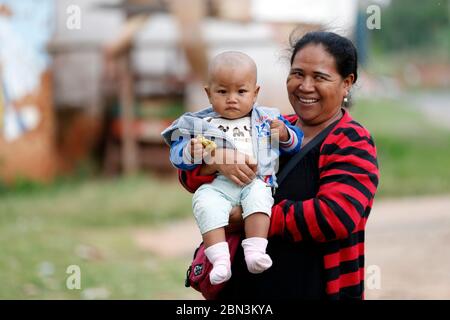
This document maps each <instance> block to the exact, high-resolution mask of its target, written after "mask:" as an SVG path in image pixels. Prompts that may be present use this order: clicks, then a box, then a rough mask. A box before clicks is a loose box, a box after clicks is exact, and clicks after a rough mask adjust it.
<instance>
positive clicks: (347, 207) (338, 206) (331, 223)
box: [269, 121, 379, 242]
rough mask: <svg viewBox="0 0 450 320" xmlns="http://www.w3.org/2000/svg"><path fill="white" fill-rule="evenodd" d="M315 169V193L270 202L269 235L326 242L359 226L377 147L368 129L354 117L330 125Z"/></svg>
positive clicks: (373, 182) (374, 178)
mask: <svg viewBox="0 0 450 320" xmlns="http://www.w3.org/2000/svg"><path fill="white" fill-rule="evenodd" d="M319 174H320V181H319V191H318V193H317V196H316V197H315V198H313V199H309V200H305V201H289V200H284V201H282V202H280V203H278V204H277V205H275V206H274V207H273V209H272V218H271V226H270V231H269V234H270V235H271V236H273V235H284V236H287V237H288V238H290V239H292V240H293V241H301V240H313V241H317V242H328V241H333V240H338V239H345V238H348V237H349V236H350V234H352V233H354V232H357V231H358V228H359V227H360V226H361V224H360V222H361V221H362V220H363V219H366V218H367V217H365V215H366V212H367V211H370V207H371V205H372V201H373V198H374V195H375V192H376V189H377V186H378V175H379V173H378V163H377V156H376V148H375V145H374V143H373V140H372V138H371V136H370V134H369V132H368V131H367V130H366V129H364V128H363V127H361V126H360V125H359V124H358V123H356V122H354V121H348V122H344V123H343V124H341V125H339V126H338V127H337V128H335V129H334V130H333V132H332V133H331V134H330V135H328V137H327V138H326V139H325V141H324V143H323V144H322V147H321V151H320V157H319ZM367 209H369V210H367Z"/></svg>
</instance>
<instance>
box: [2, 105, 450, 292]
mask: <svg viewBox="0 0 450 320" xmlns="http://www.w3.org/2000/svg"><path fill="white" fill-rule="evenodd" d="M351 114H352V115H353V117H354V118H355V119H356V120H357V121H358V122H360V123H361V124H363V125H364V126H366V127H367V128H368V129H369V130H370V131H371V133H372V135H373V137H374V139H375V142H376V145H377V150H378V157H379V165H380V171H381V178H380V187H379V192H378V194H377V198H380V197H398V196H408V195H412V196H414V195H424V194H435V193H449V192H450V170H449V169H448V164H449V163H450V131H448V130H446V129H442V128H440V127H438V126H436V125H434V124H432V123H430V122H428V121H426V120H425V117H423V116H422V115H421V114H420V113H418V112H417V111H415V110H414V109H412V108H410V107H409V106H408V105H404V104H402V103H401V102H399V101H390V100H359V101H357V103H356V105H355V107H354V108H353V109H352V110H351ZM184 217H186V218H188V219H189V218H190V217H191V195H190V194H189V193H187V192H186V191H184V190H183V189H182V188H181V186H180V185H179V184H178V182H177V181H176V179H173V180H170V181H169V180H160V179H156V178H154V177H151V176H136V177H131V178H118V179H114V180H100V179H91V180H89V179H85V178H83V179H73V180H70V179H69V180H64V181H60V182H57V183H55V184H53V185H50V186H41V185H37V184H32V183H26V182H24V181H22V182H21V183H19V184H17V185H16V186H15V187H14V188H12V189H7V188H6V187H4V186H3V187H2V188H0V253H1V254H0V299H83V298H96V297H97V298H108V299H189V298H196V297H198V294H196V293H195V292H194V291H193V290H192V289H186V288H184V286H183V284H184V276H185V271H186V267H187V265H188V263H189V262H190V258H191V256H190V254H189V255H188V256H184V257H177V258H162V257H159V256H156V255H154V254H152V253H150V252H148V251H145V250H143V249H141V248H140V247H139V246H138V245H137V244H136V242H135V240H134V238H133V235H134V234H135V232H136V230H137V229H140V230H142V229H144V230H148V232H151V230H152V228H157V227H159V226H161V225H163V223H170V222H171V221H173V220H177V219H180V218H184ZM182 241H190V240H189V239H182ZM195 245H196V244H193V247H194V246H195ZM86 252H87V253H86ZM69 265H78V266H80V268H81V290H69V289H67V288H66V279H67V277H68V276H69V275H68V274H66V269H67V267H68V266H69Z"/></svg>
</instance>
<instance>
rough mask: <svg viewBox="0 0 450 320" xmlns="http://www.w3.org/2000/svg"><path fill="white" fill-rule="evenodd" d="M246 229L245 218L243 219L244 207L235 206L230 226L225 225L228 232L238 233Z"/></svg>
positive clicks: (231, 214) (231, 213)
mask: <svg viewBox="0 0 450 320" xmlns="http://www.w3.org/2000/svg"><path fill="white" fill-rule="evenodd" d="M243 230H244V220H243V219H242V207H241V206H237V207H233V208H232V209H231V212H230V219H229V222H228V226H226V227H225V232H226V233H238V232H242V231H243Z"/></svg>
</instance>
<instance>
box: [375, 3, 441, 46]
mask: <svg viewBox="0 0 450 320" xmlns="http://www.w3.org/2000/svg"><path fill="white" fill-rule="evenodd" d="M449 12H450V4H449V0H427V1H423V0H392V1H391V4H390V5H389V6H387V7H385V8H384V9H383V11H382V13H381V30H377V31H376V32H373V40H374V45H375V47H377V49H378V50H380V51H383V52H389V51H401V50H408V49H417V48H430V47H433V48H435V49H436V50H439V49H440V50H446V52H447V54H448V50H450V44H449V43H450V22H449Z"/></svg>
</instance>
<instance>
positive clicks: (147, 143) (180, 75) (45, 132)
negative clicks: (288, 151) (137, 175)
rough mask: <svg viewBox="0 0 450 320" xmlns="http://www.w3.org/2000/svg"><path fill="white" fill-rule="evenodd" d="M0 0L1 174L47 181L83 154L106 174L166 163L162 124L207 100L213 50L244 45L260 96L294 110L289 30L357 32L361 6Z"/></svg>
mask: <svg viewBox="0 0 450 320" xmlns="http://www.w3.org/2000/svg"><path fill="white" fill-rule="evenodd" d="M0 3H1V4H2V7H3V8H4V9H3V14H2V18H1V23H2V30H3V33H2V34H3V38H2V39H1V40H2V43H6V44H9V43H11V45H6V46H2V47H3V50H2V53H3V57H4V59H3V61H2V65H3V73H2V75H3V77H2V78H3V82H2V83H3V84H4V87H2V88H3V91H4V94H3V95H4V97H5V98H4V99H6V103H5V106H4V107H3V108H2V109H3V110H4V111H3V113H2V114H3V115H4V117H3V121H2V122H3V123H4V134H3V135H1V136H0V137H2V138H0V139H1V140H0V155H1V156H2V158H3V161H2V163H3V165H2V166H1V167H0V176H1V177H3V179H4V180H5V181H7V182H8V181H9V182H11V181H14V179H17V178H25V179H32V180H38V181H48V180H51V179H53V178H54V177H55V175H58V174H66V173H68V172H69V173H70V172H71V171H73V170H74V168H75V167H76V166H77V165H79V163H80V162H82V161H84V160H86V158H93V159H95V162H96V163H97V164H98V166H99V168H100V171H101V172H103V173H104V174H108V175H114V174H118V173H121V172H125V173H131V172H136V171H138V170H140V169H149V170H153V171H155V170H157V171H158V170H163V171H164V170H165V171H167V170H170V169H171V168H170V166H168V163H167V150H166V148H164V146H163V145H162V140H161V138H160V136H159V133H160V132H161V131H162V130H163V129H164V128H165V127H166V126H167V125H168V124H169V123H170V122H171V121H172V120H173V119H174V118H175V117H176V116H178V115H180V114H181V113H182V112H183V111H186V110H198V109H200V108H203V107H204V106H206V105H207V104H208V101H207V99H206V96H205V94H204V92H203V81H204V76H205V73H206V67H207V64H208V59H209V58H210V57H211V56H213V55H215V54H217V53H218V52H221V51H224V50H240V51H244V52H246V53H248V54H249V55H251V56H252V57H253V58H254V59H255V61H256V63H257V65H258V81H259V83H260V84H261V87H262V90H261V93H260V96H259V103H260V104H263V105H269V106H277V107H278V108H280V109H281V110H282V111H283V112H285V113H289V112H290V106H289V103H288V101H287V96H286V94H285V88H284V79H285V76H286V72H287V68H288V63H287V57H288V55H289V53H288V51H287V49H288V38H289V35H290V34H291V32H292V30H294V28H298V30H297V33H296V35H297V36H300V35H301V34H302V33H304V32H306V31H308V30H315V29H324V30H325V29H326V30H333V31H335V32H338V33H341V34H344V35H348V36H350V37H352V38H355V35H356V34H357V29H356V28H357V26H358V25H357V19H358V13H360V11H361V10H360V9H359V6H358V1H356V0H346V1H328V0H321V1H308V0H302V1H293V0H283V1H282V2H276V3H274V2H273V1H265V0H253V1H252V0H245V1H233V0H228V1H215V0H188V1H180V0H167V1H162V0H161V1H160V0H127V1H116V0H94V1H88V0H77V1H71V0H61V1H52V0H45V1H44V0H41V1H19V2H17V1H6V0H2V1H0ZM376 3H380V4H382V5H386V4H387V2H386V1H384V2H383V1H378V2H376ZM304 8H308V9H307V10H305V9H304ZM362 29H365V26H362ZM10 30H12V32H13V33H17V36H13V35H12V34H10V33H9V31H10ZM37 30H39V31H37ZM364 39H365V38H364ZM20 45H22V46H24V48H21V47H20ZM364 45H366V44H364ZM28 47H30V48H28ZM361 50H362V49H361ZM20 52H30V53H29V54H28V55H27V56H25V57H21V55H23V54H20ZM33 55H34V56H36V57H33ZM24 59H28V60H27V61H26V63H27V64H28V66H29V69H26V70H25V68H24V67H23V66H25V65H24V64H21V62H23V61H24ZM43 61H45V62H43ZM20 66H22V67H20ZM27 70H28V71H27ZM25 79H27V80H25ZM28 79H29V80H28ZM14 85H16V86H18V89H17V88H15V87H12V86H14ZM19 89H20V90H22V91H21V92H20V95H13V94H12V93H13V92H15V91H17V90H19ZM9 92H11V94H10V93H9ZM40 96H43V97H45V98H43V99H45V100H42V101H40V100H39V97H40ZM21 99H22V100H23V99H25V100H26V99H31V101H32V102H31V103H30V102H28V101H24V102H22V100H21ZM35 100H36V102H35ZM37 100H39V102H40V103H37ZM36 135H37V136H36ZM29 139H32V140H29Z"/></svg>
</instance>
